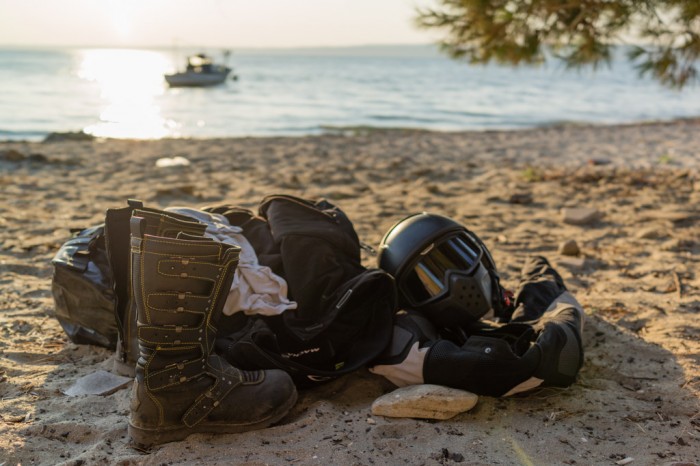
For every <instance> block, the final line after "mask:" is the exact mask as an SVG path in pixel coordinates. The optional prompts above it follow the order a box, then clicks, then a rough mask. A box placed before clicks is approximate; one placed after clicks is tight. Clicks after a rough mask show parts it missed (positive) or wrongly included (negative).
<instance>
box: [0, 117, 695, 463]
mask: <svg viewBox="0 0 700 466" xmlns="http://www.w3.org/2000/svg"><path fill="white" fill-rule="evenodd" d="M166 157H168V158H173V157H184V158H186V159H187V160H188V161H189V165H188V166H175V167H162V168H159V167H157V166H156V161H157V160H158V159H161V158H166ZM273 193H288V194H293V195H297V196H301V197H307V198H311V199H315V198H319V197H325V198H326V199H328V200H329V201H331V202H333V203H334V204H336V205H337V206H339V207H340V208H341V209H343V210H344V211H345V212H346V213H347V214H348V216H349V218H350V219H351V220H352V221H353V224H354V225H355V228H356V230H357V232H358V234H359V237H360V239H361V240H362V241H364V242H365V243H367V244H369V245H372V246H376V245H377V244H378V243H379V240H380V239H381V237H382V235H383V234H384V232H385V231H386V230H387V229H388V228H389V227H390V226H391V225H392V224H393V223H394V222H396V221H397V220H399V219H400V218H402V217H404V216H406V215H408V214H409V213H413V212H418V211H431V212H435V213H440V214H443V215H447V216H450V217H453V218H455V219H456V220H458V221H460V222H462V223H464V224H465V225H466V226H468V227H469V228H470V229H472V230H473V231H475V232H476V233H477V234H479V236H480V237H481V238H482V239H483V240H484V241H485V243H486V244H487V246H488V247H489V249H490V250H491V252H492V253H493V255H494V258H495V260H496V262H497V264H498V266H499V269H500V272H501V275H502V277H503V281H504V283H505V284H506V285H507V286H510V287H515V285H516V283H517V280H518V275H519V270H520V266H521V265H522V263H523V261H524V259H525V258H526V257H527V256H528V255H529V254H541V255H544V256H545V257H547V258H548V259H550V260H551V261H552V263H553V264H554V265H555V267H556V268H557V270H559V271H560V272H561V273H562V275H563V277H564V279H565V281H566V284H567V286H568V287H569V289H570V290H571V291H572V293H573V294H574V295H575V296H576V297H577V299H578V300H579V301H580V302H581V303H582V304H583V306H584V309H585V310H586V313H587V317H588V318H587V322H586V327H585V330H584V349H585V351H586V361H585V365H584V367H583V369H582V371H581V373H580V377H579V381H578V382H577V383H576V384H575V385H573V386H572V387H570V388H568V389H566V390H543V391H539V392H536V393H532V394H529V395H527V396H522V397H517V398H502V399H494V398H489V397H481V398H480V399H479V402H478V404H477V406H476V407H475V408H474V409H473V410H472V411H470V412H467V413H464V414H461V415H459V416H457V417H455V418H452V419H450V420H447V421H440V422H436V421H425V420H412V419H389V418H382V417H378V416H372V415H371V413H370V405H371V403H372V401H373V400H374V399H376V398H377V397H378V396H380V395H382V394H383V393H386V392H388V391H390V390H391V389H392V388H393V387H392V386H391V384H389V383H388V382H386V381H385V380H383V379H382V378H380V377H378V376H375V375H372V374H370V373H368V372H367V371H365V370H361V371H358V372H356V373H354V374H352V375H350V376H346V377H343V378H340V379H338V380H335V381H332V382H330V383H329V384H327V385H324V386H322V387H319V388H315V389H313V390H307V391H302V392H301V395H300V399H299V402H298V403H297V405H296V406H295V408H294V409H293V410H292V412H291V413H290V415H289V416H287V418H285V419H284V420H283V422H282V423H280V424H279V425H277V426H275V427H272V428H269V429H266V430H262V431H256V432H249V433H245V434H240V435H221V436H208V435H194V436H192V437H190V438H189V439H188V440H186V441H183V442H177V443H172V444H166V445H163V446H160V447H157V448H154V449H153V450H152V451H151V452H150V454H144V453H143V452H140V451H138V450H135V449H133V448H131V446H130V445H129V443H128V437H127V432H126V426H127V416H128V412H129V390H128V389H127V390H120V391H117V392H116V393H114V394H112V395H108V396H106V397H101V396H83V397H69V396H66V395H64V394H63V393H62V391H63V390H65V389H67V388H68V387H69V386H70V385H71V384H72V383H73V382H74V381H75V380H76V379H78V378H79V377H81V376H83V375H86V374H89V373H91V372H94V371H96V370H98V369H109V368H110V366H111V359H110V356H111V353H110V352H109V351H106V350H104V349H101V348H96V347H90V346H78V345H74V344H72V343H69V342H67V338H66V336H65V334H64V333H63V331H62V330H61V328H60V326H59V324H58V322H57V321H56V320H55V319H54V318H52V317H48V316H47V312H48V311H50V310H51V309H52V307H53V300H52V297H51V291H50V280H51V272H52V269H51V265H50V260H51V258H52V257H53V255H54V254H55V252H56V250H57V249H58V247H60V245H61V244H62V243H63V242H64V241H65V240H66V239H67V238H68V237H69V235H70V231H69V230H70V229H71V228H85V227H88V226H92V225H95V224H98V223H101V222H102V220H103V218H104V211H105V210H106V209H107V208H111V207H120V206H123V205H125V202H126V199H127V198H137V199H141V200H143V201H144V202H145V203H146V204H147V205H150V206H153V207H167V206H173V205H186V206H190V207H201V206H205V205H215V204H234V205H239V206H243V207H248V208H252V209H255V208H256V207H257V205H258V203H259V202H260V200H261V199H262V198H263V197H264V196H265V195H268V194H273ZM698 205H700V120H692V119H691V120H679V121H675V122H660V123H645V124H636V125H618V126H585V125H581V126H579V125H576V126H561V127H549V128H539V129H532V130H522V131H485V132H457V133H438V132H427V131H398V130H396V131H361V130H360V131H357V132H356V133H355V134H352V135H326V136H309V137H296V138H295V137H274V138H253V137H250V138H232V139H202V140H195V139H183V140H177V139H169V140H160V141H133V140H94V141H65V142H52V143H28V142H0V245H1V246H0V271H1V272H2V273H1V274H0V462H5V464H8V465H9V464H16V463H21V464H23V465H28V464H71V465H77V464H192V463H197V462H202V463H207V464H250V465H258V464H288V463H289V464H297V463H298V464H373V463H376V464H453V463H459V462H462V463H463V464H484V465H486V464H674V463H683V462H685V463H686V464H688V463H690V464H692V463H696V464H697V463H700V454H699V453H698V451H699V450H700V448H699V447H700V396H699V394H700V323H699V321H698V316H699V315H700V276H699V268H698V265H699V263H700V210H699V209H698ZM573 209H588V211H589V212H593V213H594V214H595V215H593V216H592V217H591V218H590V219H587V220H585V221H582V222H578V223H580V224H575V223H576V222H574V223H571V218H569V219H567V217H566V216H567V215H569V214H570V213H571V212H573ZM568 240H573V241H575V242H576V244H577V246H578V248H579V249H580V251H579V253H578V254H577V255H573V256H571V255H563V254H561V253H560V252H559V247H560V245H561V244H562V243H563V242H566V241H568ZM363 254H364V256H363V262H364V263H365V265H367V266H374V264H375V262H374V261H375V258H373V257H371V256H370V255H369V254H367V253H363ZM630 458H631V459H633V460H632V461H631V460H630Z"/></svg>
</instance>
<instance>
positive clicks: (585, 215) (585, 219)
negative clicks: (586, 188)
mask: <svg viewBox="0 0 700 466" xmlns="http://www.w3.org/2000/svg"><path fill="white" fill-rule="evenodd" d="M562 217H563V220H564V223H568V224H570V225H588V224H591V223H593V222H596V221H598V220H600V219H601V218H603V212H601V211H599V210H598V209H593V208H590V207H565V208H564V209H562Z"/></svg>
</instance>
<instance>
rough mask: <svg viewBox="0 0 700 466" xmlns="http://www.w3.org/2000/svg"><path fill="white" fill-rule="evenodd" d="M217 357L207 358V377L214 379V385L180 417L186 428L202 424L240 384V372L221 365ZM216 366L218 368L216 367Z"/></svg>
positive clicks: (226, 365)
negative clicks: (210, 376)
mask: <svg viewBox="0 0 700 466" xmlns="http://www.w3.org/2000/svg"><path fill="white" fill-rule="evenodd" d="M221 361H222V360H221V358H220V357H219V356H210V357H209V365H210V367H209V370H208V374H207V375H213V376H214V377H216V382H215V383H214V385H212V386H211V387H209V389H208V390H207V391H206V392H204V393H203V394H201V395H200V396H199V397H197V399H196V400H195V401H194V403H192V406H190V408H189V409H188V410H187V412H185V414H184V415H183V416H182V422H184V423H185V425H186V426H187V427H193V426H195V425H197V424H199V423H200V422H202V421H203V420H204V419H205V418H206V417H207V416H208V415H209V413H210V412H212V410H213V409H214V408H216V407H217V406H219V404H220V403H221V401H222V400H223V399H224V398H226V396H227V395H228V394H229V392H230V391H231V390H233V389H234V388H236V387H237V386H238V385H240V384H241V372H240V371H239V370H238V369H236V368H234V367H232V366H229V365H228V364H223V363H222V362H221ZM216 366H218V367H216Z"/></svg>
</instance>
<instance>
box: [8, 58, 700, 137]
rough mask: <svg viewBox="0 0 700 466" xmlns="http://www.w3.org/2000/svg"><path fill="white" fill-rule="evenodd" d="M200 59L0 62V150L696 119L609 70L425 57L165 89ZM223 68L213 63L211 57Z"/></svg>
mask: <svg viewBox="0 0 700 466" xmlns="http://www.w3.org/2000/svg"><path fill="white" fill-rule="evenodd" d="M197 51H199V50H194V49H192V50H184V49H183V50H164V49H161V50H141V49H138V50H137V49H7V48H5V49H2V48H0V140H1V139H28V140H40V139H42V138H43V137H45V136H46V135H47V134H49V133H51V132H66V131H81V130H82V131H85V132H87V133H90V134H93V135H96V136H101V137H116V138H140V139H154V138H162V137H196V138H203V137H227V136H269V135H306V134H318V133H322V132H324V131H332V130H338V129H343V128H353V127H378V128H425V129H430V130H443V131H444V130H447V131H454V130H468V129H512V128H527V127H534V126H539V125H550V124H560V123H567V122H574V123H601V124H603V123H621V122H635V121H644V120H664V119H673V118H679V117H694V116H698V115H700V89H699V88H698V87H697V86H696V87H689V88H687V89H685V90H683V91H680V92H679V91H674V90H669V89H666V88H664V87H662V86H661V85H660V84H658V83H657V82H656V81H654V80H652V79H651V78H648V77H647V78H640V77H639V76H638V74H637V72H636V70H635V69H634V68H633V67H632V66H631V65H630V64H629V63H628V62H627V61H626V59H625V56H624V53H623V51H619V53H618V54H617V55H616V58H615V60H614V61H613V63H612V64H611V66H610V67H602V68H600V69H598V70H597V71H595V72H594V71H592V70H590V69H584V70H582V71H572V70H567V69H566V68H565V67H563V66H562V65H561V64H558V63H556V62H549V63H547V64H546V65H545V66H541V67H533V68H531V67H523V68H511V67H507V66H497V65H488V66H471V65H468V64H466V63H464V62H457V61H454V60H451V59H449V58H447V57H445V56H443V55H441V54H440V53H439V52H438V51H437V50H435V49H434V48H433V47H430V46H397V47H371V46H370V47H351V48H328V49H324V48H319V49H296V50H294V49H290V50H283V49H282V50H239V51H234V53H233V55H231V56H230V57H229V59H228V64H229V65H231V66H232V67H233V68H234V75H235V77H237V79H235V80H234V76H232V77H231V79H228V80H227V81H226V82H225V83H223V84H221V85H218V86H214V87H210V88H170V87H168V85H167V83H166V82H165V80H164V78H163V76H164V74H165V73H169V72H173V71H175V70H176V69H178V68H181V67H182V66H181V65H183V64H184V61H185V57H186V55H187V54H189V53H193V52H197ZM205 51H206V52H209V53H210V54H211V55H212V57H213V58H214V59H219V58H220V54H219V52H220V51H218V50H212V49H210V50H205Z"/></svg>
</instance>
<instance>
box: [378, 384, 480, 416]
mask: <svg viewBox="0 0 700 466" xmlns="http://www.w3.org/2000/svg"><path fill="white" fill-rule="evenodd" d="M478 399H479V397H478V396H477V395H475V394H473V393H470V392H467V391H465V390H458V389H456V388H449V387H443V386H441V385H431V384H423V385H411V386H408V387H402V388H399V389H396V390H394V391H393V392H390V393H387V394H385V395H382V396H380V397H379V398H377V399H376V400H374V403H372V414H373V415H375V416H386V417H402V418H418V419H439V420H444V419H450V418H452V417H454V416H456V415H457V414H460V413H463V412H466V411H469V410H470V409H472V408H473V407H474V406H475V405H476V402H477V401H478Z"/></svg>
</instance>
